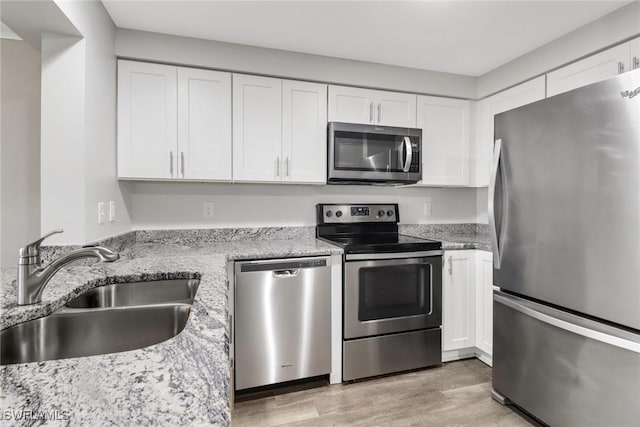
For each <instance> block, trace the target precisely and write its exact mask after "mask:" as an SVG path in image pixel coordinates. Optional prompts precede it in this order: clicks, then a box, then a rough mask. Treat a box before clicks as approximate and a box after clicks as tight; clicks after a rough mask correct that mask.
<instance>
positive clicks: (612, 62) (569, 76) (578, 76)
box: [547, 43, 630, 97]
mask: <svg viewBox="0 0 640 427" xmlns="http://www.w3.org/2000/svg"><path fill="white" fill-rule="evenodd" d="M629 49H630V45H629V43H623V44H621V45H618V46H615V47H612V48H611V49H607V50H605V51H603V52H600V53H597V54H595V55H591V56H589V57H587V58H585V59H583V60H581V61H577V62H574V63H573V64H569V65H567V66H566V67H562V68H559V69H557V70H555V71H552V72H550V73H549V74H547V97H549V96H553V95H557V94H559V93H563V92H567V91H569V90H572V89H575V88H578V87H581V86H586V85H588V84H591V83H596V82H599V81H601V80H604V79H606V78H609V77H613V76H615V75H616V74H620V73H623V72H624V71H626V70H629V69H630V68H629V56H630V50H629Z"/></svg>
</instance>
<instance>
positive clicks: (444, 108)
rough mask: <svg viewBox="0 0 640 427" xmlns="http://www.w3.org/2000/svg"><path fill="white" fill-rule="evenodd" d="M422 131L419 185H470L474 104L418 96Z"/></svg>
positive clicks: (419, 121)
mask: <svg viewBox="0 0 640 427" xmlns="http://www.w3.org/2000/svg"><path fill="white" fill-rule="evenodd" d="M417 110H418V114H417V115H418V122H417V125H418V127H419V128H421V129H422V181H421V182H420V183H419V185H434V186H449V185H450V186H465V185H469V150H470V143H471V140H470V122H471V117H470V114H471V102H470V101H464V100H459V99H449V98H440V97H434V96H418V108H417Z"/></svg>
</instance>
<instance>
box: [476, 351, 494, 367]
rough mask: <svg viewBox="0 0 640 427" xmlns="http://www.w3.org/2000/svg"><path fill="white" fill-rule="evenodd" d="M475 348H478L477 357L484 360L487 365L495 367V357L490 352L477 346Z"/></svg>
mask: <svg viewBox="0 0 640 427" xmlns="http://www.w3.org/2000/svg"><path fill="white" fill-rule="evenodd" d="M475 350H476V357H477V358H478V359H480V361H481V362H483V363H484V364H485V365H489V366H491V367H493V357H492V356H491V355H490V354H488V353H485V352H484V351H482V350H480V349H479V348H476V349H475Z"/></svg>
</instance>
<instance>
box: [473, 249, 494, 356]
mask: <svg viewBox="0 0 640 427" xmlns="http://www.w3.org/2000/svg"><path fill="white" fill-rule="evenodd" d="M476 256H477V258H476V278H477V280H478V283H477V284H476V297H475V300H476V347H477V348H479V349H480V350H482V351H483V352H485V353H486V354H487V355H488V356H491V355H492V353H493V255H492V254H491V252H486V251H476ZM483 360H484V359H483Z"/></svg>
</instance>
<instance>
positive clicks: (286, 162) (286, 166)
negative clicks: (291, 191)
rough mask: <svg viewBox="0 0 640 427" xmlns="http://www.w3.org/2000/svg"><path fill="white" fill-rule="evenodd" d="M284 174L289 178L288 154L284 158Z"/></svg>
mask: <svg viewBox="0 0 640 427" xmlns="http://www.w3.org/2000/svg"><path fill="white" fill-rule="evenodd" d="M284 174H285V176H286V177H287V178H289V156H287V157H286V158H285V159H284Z"/></svg>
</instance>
